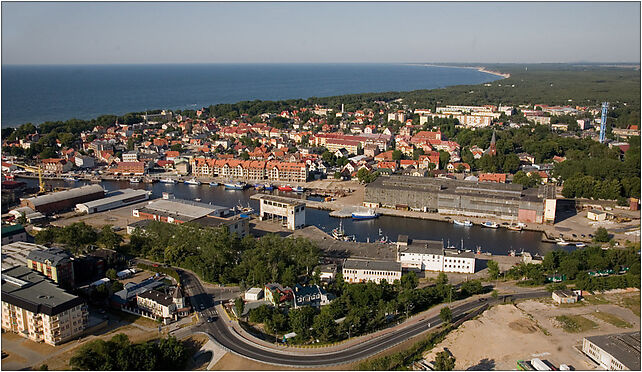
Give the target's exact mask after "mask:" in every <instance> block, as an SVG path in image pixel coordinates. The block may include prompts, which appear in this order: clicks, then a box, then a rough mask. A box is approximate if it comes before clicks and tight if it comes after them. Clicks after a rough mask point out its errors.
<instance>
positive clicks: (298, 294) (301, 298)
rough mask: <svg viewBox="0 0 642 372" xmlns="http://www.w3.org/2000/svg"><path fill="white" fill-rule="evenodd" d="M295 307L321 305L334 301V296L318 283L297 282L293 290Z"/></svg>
mask: <svg viewBox="0 0 642 372" xmlns="http://www.w3.org/2000/svg"><path fill="white" fill-rule="evenodd" d="M292 296H293V303H294V308H295V309H298V308H300V307H303V306H312V307H321V306H324V305H327V304H329V303H330V301H332V299H333V298H334V296H333V295H332V294H331V293H328V292H326V291H325V290H324V289H323V288H321V287H319V286H318V285H308V286H305V287H304V286H302V285H300V284H296V285H295V286H294V290H293V292H292Z"/></svg>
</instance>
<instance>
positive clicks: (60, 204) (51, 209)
mask: <svg viewBox="0 0 642 372" xmlns="http://www.w3.org/2000/svg"><path fill="white" fill-rule="evenodd" d="M104 197H105V190H104V189H103V188H102V186H100V185H87V186H81V187H75V188H73V189H69V190H65V191H58V192H54V193H51V194H46V195H41V196H36V197H33V198H29V199H23V200H22V203H21V205H22V206H23V207H29V208H31V209H33V210H34V211H38V212H40V213H42V214H51V213H57V212H60V211H65V210H71V209H73V208H74V207H75V206H76V204H79V203H85V202H89V201H92V200H96V199H101V198H104Z"/></svg>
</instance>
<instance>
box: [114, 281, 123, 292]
mask: <svg viewBox="0 0 642 372" xmlns="http://www.w3.org/2000/svg"><path fill="white" fill-rule="evenodd" d="M123 288H125V287H124V286H123V283H121V282H119V281H118V280H114V281H113V282H112V283H111V293H116V292H118V291H120V290H122V289H123Z"/></svg>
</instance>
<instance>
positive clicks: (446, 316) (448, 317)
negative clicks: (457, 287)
mask: <svg viewBox="0 0 642 372" xmlns="http://www.w3.org/2000/svg"><path fill="white" fill-rule="evenodd" d="M439 318H440V319H441V321H442V322H444V324H448V323H450V322H451V321H452V320H453V313H452V311H451V310H450V308H449V307H447V306H444V307H442V308H441V310H440V311H439Z"/></svg>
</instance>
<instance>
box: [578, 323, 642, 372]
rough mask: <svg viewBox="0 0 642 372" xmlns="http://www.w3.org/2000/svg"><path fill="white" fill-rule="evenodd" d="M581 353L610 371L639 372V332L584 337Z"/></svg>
mask: <svg viewBox="0 0 642 372" xmlns="http://www.w3.org/2000/svg"><path fill="white" fill-rule="evenodd" d="M582 351H583V352H584V353H585V354H586V355H588V356H589V357H590V358H591V359H593V360H594V361H595V362H597V363H598V364H599V365H600V368H603V369H606V370H610V371H626V370H630V371H639V370H640V331H637V332H629V333H616V334H611V335H599V336H591V337H584V340H583V341H582Z"/></svg>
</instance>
